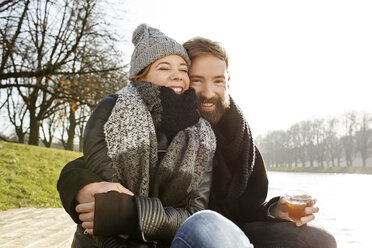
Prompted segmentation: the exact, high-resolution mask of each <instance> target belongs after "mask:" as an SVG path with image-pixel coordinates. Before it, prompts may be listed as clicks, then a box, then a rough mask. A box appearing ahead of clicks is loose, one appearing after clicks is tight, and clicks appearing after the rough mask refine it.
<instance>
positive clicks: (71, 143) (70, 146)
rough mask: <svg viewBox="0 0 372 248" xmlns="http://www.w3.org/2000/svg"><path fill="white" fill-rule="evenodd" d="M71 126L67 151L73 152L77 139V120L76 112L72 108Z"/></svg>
mask: <svg viewBox="0 0 372 248" xmlns="http://www.w3.org/2000/svg"><path fill="white" fill-rule="evenodd" d="M69 121H70V125H69V127H68V130H67V135H68V138H67V145H66V150H70V151H73V150H74V138H75V128H76V118H75V111H74V110H73V109H71V108H70V116H69Z"/></svg>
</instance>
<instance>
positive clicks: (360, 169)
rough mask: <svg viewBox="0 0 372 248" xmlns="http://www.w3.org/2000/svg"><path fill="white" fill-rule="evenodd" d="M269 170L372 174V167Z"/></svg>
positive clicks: (279, 169) (270, 169) (272, 169)
mask: <svg viewBox="0 0 372 248" xmlns="http://www.w3.org/2000/svg"><path fill="white" fill-rule="evenodd" d="M268 170H269V171H287V172H316V173H352V174H372V167H370V166H367V167H366V168H363V167H356V166H352V167H297V168H268Z"/></svg>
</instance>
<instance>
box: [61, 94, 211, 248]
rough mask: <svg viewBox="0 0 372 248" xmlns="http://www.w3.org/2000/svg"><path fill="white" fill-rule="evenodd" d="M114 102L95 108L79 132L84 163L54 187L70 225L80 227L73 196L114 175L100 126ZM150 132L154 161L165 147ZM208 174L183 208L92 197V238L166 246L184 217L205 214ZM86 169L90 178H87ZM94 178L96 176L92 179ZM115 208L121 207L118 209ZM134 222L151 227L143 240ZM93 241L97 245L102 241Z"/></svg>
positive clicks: (159, 136) (68, 168)
mask: <svg viewBox="0 0 372 248" xmlns="http://www.w3.org/2000/svg"><path fill="white" fill-rule="evenodd" d="M116 100H117V95H114V94H113V95H109V96H108V97H106V98H104V99H103V100H102V101H101V102H100V103H99V104H98V105H97V107H96V108H95V110H94V111H93V113H92V115H91V117H90V119H89V121H88V123H87V126H86V130H85V134H87V135H85V142H84V144H85V146H84V155H85V156H86V157H85V161H84V163H83V164H82V162H83V159H82V158H79V159H77V160H74V161H72V162H71V163H69V164H68V165H66V167H65V168H64V169H63V170H62V172H61V175H60V179H59V181H58V183H57V188H58V191H59V192H60V196H61V200H62V203H63V206H64V208H65V209H66V211H67V212H68V213H69V214H70V215H71V217H72V218H73V220H74V221H75V222H76V223H81V222H80V220H79V219H78V214H77V213H76V211H75V206H76V204H77V202H76V200H75V197H76V194H77V192H78V191H79V190H80V189H81V187H82V186H84V185H86V184H88V183H91V182H92V181H94V182H97V181H102V179H101V178H103V179H104V180H106V181H110V179H111V178H113V175H114V171H113V169H112V168H111V166H108V164H109V163H111V160H110V158H109V157H108V155H107V147H106V142H105V138H104V137H105V136H104V133H103V130H104V129H103V126H104V124H105V123H106V122H107V120H108V118H109V116H110V114H111V111H112V109H113V107H114V105H115V103H116ZM156 131H157V139H158V153H159V156H158V157H159V161H160V160H161V158H162V156H163V154H164V153H165V152H166V150H167V146H168V142H167V135H165V134H164V133H162V132H160V131H159V130H158V129H157V130H156ZM85 164H88V166H89V168H91V169H90V170H88V169H87V167H86V166H85ZM211 169H212V168H210V169H209V171H207V172H206V173H205V176H204V177H203V179H202V180H201V182H200V184H199V186H198V187H197V189H195V190H193V191H191V192H190V193H189V194H188V196H187V199H185V201H184V202H186V203H185V204H183V205H182V206H163V205H162V203H161V201H160V200H159V199H158V198H155V197H151V195H150V197H140V196H134V197H131V196H128V195H125V194H120V193H117V192H109V193H106V194H97V195H96V196H95V223H94V225H95V226H94V232H95V235H114V234H121V233H125V234H129V235H130V236H131V237H134V239H135V240H137V241H138V240H139V241H138V243H142V241H141V240H142V239H145V238H146V239H148V238H150V240H146V241H147V242H148V243H155V242H154V241H152V240H156V242H158V241H160V242H161V243H164V244H167V243H170V242H171V241H172V239H173V237H174V235H175V233H176V232H177V230H178V229H179V227H180V226H181V224H182V223H183V222H184V221H185V220H186V219H187V218H188V217H189V216H191V215H192V214H193V213H195V212H197V211H200V210H203V209H206V207H207V204H208V199H209V192H210V185H211V178H212V171H211ZM92 170H94V171H95V172H96V174H94V173H92V172H91V171H92ZM77 171H79V172H77ZM76 173H78V174H76ZM97 174H99V175H100V176H101V177H98V176H97ZM74 186H79V188H74ZM118 206H123V207H122V208H121V209H120V208H118ZM139 218H140V221H138V220H139ZM139 223H142V224H146V223H151V228H147V232H146V233H147V236H146V237H145V235H144V234H143V231H142V230H143V228H144V227H142V226H139ZM106 224H107V225H106ZM79 230H80V229H78V231H79ZM80 232H81V230H80ZM137 241H136V242H137ZM75 242H77V241H75ZM99 242H101V243H103V241H102V240H99ZM105 242H106V241H105ZM131 243H133V240H132V241H131ZM133 245H134V243H133ZM130 247H132V245H131V246H130ZM134 247H135V246H134Z"/></svg>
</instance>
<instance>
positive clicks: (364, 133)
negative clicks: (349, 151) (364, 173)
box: [355, 113, 372, 167]
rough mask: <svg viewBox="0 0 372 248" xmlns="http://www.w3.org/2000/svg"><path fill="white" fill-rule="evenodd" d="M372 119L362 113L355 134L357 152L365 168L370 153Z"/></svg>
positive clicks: (371, 149) (371, 150)
mask: <svg viewBox="0 0 372 248" xmlns="http://www.w3.org/2000/svg"><path fill="white" fill-rule="evenodd" d="M371 123H372V117H371V115H370V114H367V113H363V114H362V116H361V119H360V121H359V123H358V126H359V128H358V130H357V132H356V135H355V136H356V144H357V150H358V151H359V153H360V156H361V158H362V163H363V167H366V166H367V159H368V157H369V156H370V154H371V152H372V148H371V146H372V129H371V127H370V126H371Z"/></svg>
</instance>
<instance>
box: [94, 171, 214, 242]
mask: <svg viewBox="0 0 372 248" xmlns="http://www.w3.org/2000/svg"><path fill="white" fill-rule="evenodd" d="M211 180H212V167H211V166H210V169H209V170H208V171H207V172H206V173H205V176H204V177H203V180H202V181H201V183H200V184H199V187H198V188H197V189H196V190H194V191H192V192H191V193H190V198H189V202H188V203H187V204H186V206H185V207H183V208H175V207H172V206H163V205H162V203H161V201H160V200H159V199H158V198H149V197H140V196H134V197H129V196H128V195H124V194H119V193H116V192H108V193H106V194H99V195H96V201H95V204H96V205H95V209H96V210H98V211H96V214H95V216H94V234H96V235H114V234H129V235H136V236H138V234H141V236H142V238H143V239H144V240H145V241H148V242H151V241H162V242H164V243H169V242H171V241H172V239H173V237H174V235H175V234H176V232H177V230H178V229H179V227H180V226H181V225H182V223H183V222H184V221H185V220H186V219H187V218H188V217H189V216H191V215H192V214H194V213H196V212H197V211H200V210H203V209H206V208H207V206H208V199H209V192H210V185H211ZM133 206H135V207H134V208H133ZM130 209H131V211H132V212H131V213H130V212H129V211H128V210H130ZM98 213H99V214H98ZM133 216H134V217H135V218H137V220H136V223H137V226H136V228H137V230H133V226H134V224H133V222H132V221H133V219H132V218H133ZM107 220H110V221H107ZM109 222H110V225H107V223H109Z"/></svg>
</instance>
